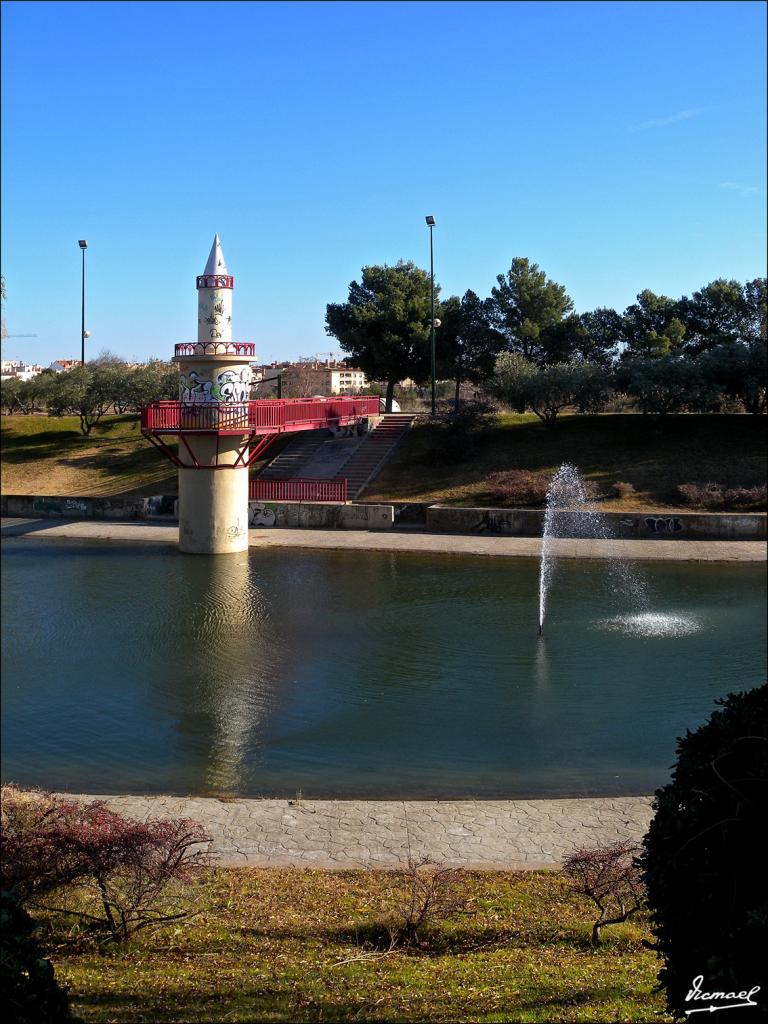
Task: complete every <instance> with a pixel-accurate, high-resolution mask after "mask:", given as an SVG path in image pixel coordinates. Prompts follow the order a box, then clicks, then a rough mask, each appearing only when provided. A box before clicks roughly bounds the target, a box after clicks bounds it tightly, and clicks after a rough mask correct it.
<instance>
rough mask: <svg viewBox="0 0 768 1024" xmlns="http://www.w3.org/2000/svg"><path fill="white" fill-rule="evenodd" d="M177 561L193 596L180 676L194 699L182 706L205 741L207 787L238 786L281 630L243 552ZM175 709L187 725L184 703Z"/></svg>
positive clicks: (266, 696)
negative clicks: (187, 705) (181, 674)
mask: <svg viewBox="0 0 768 1024" xmlns="http://www.w3.org/2000/svg"><path fill="white" fill-rule="evenodd" d="M182 566H183V568H182V574H183V576H185V577H187V575H188V578H187V579H186V583H187V586H186V587H185V588H184V589H186V591H187V593H188V595H189V598H190V604H189V606H188V607H187V610H186V615H185V622H184V632H185V635H186V636H187V639H188V656H187V659H186V664H185V665H184V676H185V678H186V680H187V681H188V684H191V691H192V692H191V693H188V694H187V696H188V699H190V700H191V701H192V702H193V705H192V707H188V709H187V710H188V711H190V712H192V716H191V717H192V719H193V720H194V721H196V722H197V725H196V726H195V727H193V729H192V730H191V731H192V733H193V734H194V740H195V741H196V745H197V743H198V742H199V740H200V739H202V740H203V743H204V746H205V747H206V750H205V753H204V758H205V761H204V764H203V765H201V766H200V767H201V769H202V775H203V777H204V779H205V788H206V789H207V790H208V791H212V792H222V791H230V792H236V791H238V790H239V789H240V788H241V784H242V781H243V770H244V768H245V761H246V757H247V756H248V754H249V752H251V754H252V753H253V751H254V750H257V749H258V746H259V736H260V733H261V731H262V729H263V726H264V724H265V722H266V720H267V718H268V717H269V714H270V711H271V708H272V705H273V680H274V678H275V674H276V667H277V665H278V662H279V660H280V652H279V638H278V637H277V636H276V635H275V630H274V624H273V622H272V618H271V615H270V610H269V604H268V602H267V600H266V598H265V596H264V594H263V593H262V592H261V590H260V589H259V586H258V584H257V582H256V580H255V578H254V575H255V571H254V568H253V566H252V565H251V564H250V563H249V560H248V557H247V555H244V554H232V555H227V556H225V557H223V558H211V559H205V560H200V559H192V558H187V559H184V561H183V563H182ZM193 595H194V596H193ZM185 689H187V687H185ZM178 713H179V724H180V726H181V728H182V730H183V731H184V733H188V731H189V730H188V728H187V726H188V725H189V724H191V723H190V722H189V721H188V720H187V716H186V714H185V709H184V708H183V707H180V708H179V709H178ZM201 730H202V733H201Z"/></svg>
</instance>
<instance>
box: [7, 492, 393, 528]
mask: <svg viewBox="0 0 768 1024" xmlns="http://www.w3.org/2000/svg"><path fill="white" fill-rule="evenodd" d="M178 505H179V499H178V497H177V496H176V495H175V494H165V495H154V496H152V497H149V498H65V497H53V496H45V495H21V494H4V495H2V499H0V512H2V515H4V516H12V517H13V516H17V517H25V518H26V517H43V518H54V519H122V520H125V519H149V520H166V521H173V520H176V519H178ZM393 523H394V511H393V508H392V506H391V505H355V504H348V505H345V504H340V503H330V502H329V503H327V504H325V503H323V504H321V503H319V502H318V503H315V502H299V501H281V502H277V501H251V502H249V503H248V525H249V526H250V527H254V528H255V527H259V526H285V527H293V528H300V529H301V528H304V529H326V530H331V529H341V530H388V529H390V530H391V529H392V525H393Z"/></svg>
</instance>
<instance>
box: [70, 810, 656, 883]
mask: <svg viewBox="0 0 768 1024" xmlns="http://www.w3.org/2000/svg"><path fill="white" fill-rule="evenodd" d="M78 799H90V800H92V799H103V800H106V801H107V802H108V803H109V805H110V806H111V807H113V808H114V809H115V810H116V811H120V812H121V813H123V814H127V815H131V816H132V817H136V818H141V819H143V818H146V817H150V816H154V817H185V818H194V819H196V820H197V821H200V822H201V823H202V824H203V825H204V826H205V827H206V828H207V829H208V831H209V834H210V835H211V836H212V839H213V842H212V843H211V846H210V852H211V853H213V854H215V856H216V859H217V861H218V862H219V863H222V864H228V865H238V864H239V865H247V864H250V865H254V866H274V867H277V866H289V865H294V866H303V867H324V868H370V867H392V866H394V865H397V864H402V863H404V862H406V861H407V859H408V854H409V850H410V853H411V855H412V856H413V857H415V858H419V857H422V856H427V857H429V858H430V860H432V861H434V862H435V863H439V864H446V865H448V864H450V865H461V866H463V867H474V868H484V869H492V868H494V869H527V870H532V869H536V868H552V867H557V866H558V865H560V864H561V863H562V861H563V859H564V857H566V856H568V854H569V853H571V852H572V851H573V850H575V849H578V848H579V847H589V846H596V845H598V844H602V843H615V842H619V841H620V840H625V839H626V840H632V841H634V842H638V843H639V842H640V840H641V839H642V837H643V835H644V834H645V832H646V830H647V828H648V823H649V821H650V819H651V798H650V797H609V798H593V799H582V800H457V801H450V800H446V801H436V800H423V801H422V800H407V801H402V800H397V801H396V800H300V801H288V800H232V801H221V800H216V799H211V798H209V797H208V798H203V797H171V796H155V797H142V796H106V797H84V796H79V797H78Z"/></svg>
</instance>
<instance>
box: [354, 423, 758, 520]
mask: <svg viewBox="0 0 768 1024" xmlns="http://www.w3.org/2000/svg"><path fill="white" fill-rule="evenodd" d="M767 428H768V419H767V418H766V417H765V416H761V417H753V416H727V415H721V416H706V415H700V416H684V415H680V416H672V417H670V418H669V420H668V422H666V423H665V424H664V425H663V427H661V428H660V427H658V426H657V425H655V424H654V423H653V422H652V421H650V420H649V419H647V418H646V417H643V416H639V415H633V414H629V413H624V414H618V415H603V416H578V415H570V416H564V417H562V422H560V421H558V425H557V427H556V428H555V430H546V429H545V428H544V427H543V426H542V425H541V423H540V422H539V420H538V419H537V418H536V417H535V416H533V415H513V414H506V415H499V416H496V417H495V418H494V420H493V426H492V428H491V429H490V430H488V431H487V433H486V434H485V435H484V436H483V437H482V438H481V440H479V441H478V442H477V443H476V445H475V446H474V447H472V446H470V447H468V448H467V449H466V450H464V449H462V448H461V447H458V448H457V447H456V446H455V445H452V444H451V441H450V439H449V434H448V431H447V430H446V427H445V426H443V425H442V424H431V423H428V422H426V423H418V424H417V425H416V426H414V428H413V429H412V430H411V433H410V436H409V438H408V439H407V440H406V442H405V443H404V444H403V446H402V447H401V449H400V450H399V451H398V452H397V453H396V454H395V456H394V457H393V459H392V461H391V462H389V463H388V464H387V466H385V468H384V471H383V472H382V474H381V475H380V476H379V477H378V479H376V480H375V481H374V482H373V483H372V485H371V486H370V487H368V488H367V489H366V491H365V493H364V499H365V500H366V501H385V500H391V501H414V502H417V501H418V502H440V503H444V504H447V505H488V504H489V502H491V498H490V495H489V488H488V484H487V482H486V481H487V476H488V474H489V473H492V472H494V471H496V470H506V469H527V470H534V471H547V472H551V471H553V470H555V469H557V467H558V466H560V465H561V464H562V463H563V462H571V463H573V464H574V465H576V466H578V467H579V468H580V469H581V471H582V472H583V473H584V475H585V476H586V477H587V478H588V479H589V480H591V481H593V482H594V484H595V485H596V487H597V490H598V492H599V493H601V494H604V495H609V494H610V491H611V485H612V484H613V483H615V482H617V481H623V482H627V483H631V484H632V485H633V486H634V488H635V491H636V494H635V495H632V496H631V497H629V498H623V499H614V498H610V499H609V500H608V501H606V507H607V508H615V509H617V510H625V509H626V510H630V509H634V508H637V509H640V508H658V509H670V508H674V509H680V508H683V507H684V506H683V504H682V502H681V500H680V498H679V496H678V495H677V494H676V487H677V485H678V484H683V483H693V482H707V481H714V482H716V483H720V484H724V485H726V486H728V487H739V486H744V487H754V486H756V485H759V484H764V483H765V478H766V465H767V464H766V442H767V441H768V429H767ZM491 503H493V504H499V502H498V501H495V502H491Z"/></svg>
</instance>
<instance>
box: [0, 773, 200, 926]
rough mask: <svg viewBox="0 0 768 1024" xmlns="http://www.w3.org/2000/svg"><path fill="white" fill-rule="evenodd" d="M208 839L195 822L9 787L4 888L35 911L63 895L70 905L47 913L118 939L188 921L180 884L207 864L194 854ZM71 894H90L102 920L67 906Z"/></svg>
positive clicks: (4, 826)
mask: <svg viewBox="0 0 768 1024" xmlns="http://www.w3.org/2000/svg"><path fill="white" fill-rule="evenodd" d="M208 841H209V836H207V835H206V833H205V832H204V830H203V828H202V826H200V825H199V824H198V823H197V822H194V821H189V820H186V819H178V820H169V819H168V820H166V819H150V820H149V821H143V822H141V821H135V820H133V819H130V818H125V817H123V816H122V815H120V814H117V813H115V812H114V811H111V810H110V809H109V808H108V807H107V806H106V804H105V803H104V802H103V801H100V800H97V801H94V802H92V803H88V804H80V803H76V802H74V801H67V800H61V799H59V798H57V797H54V796H52V795H51V794H50V793H44V792H40V791H25V790H22V789H19V788H18V787H16V786H10V785H9V786H4V787H3V802H2V869H1V870H2V884H3V887H4V888H8V889H11V890H12V891H13V893H14V895H16V896H17V898H18V899H19V900H20V901H21V902H23V903H27V904H29V905H30V906H42V903H41V901H42V900H43V899H46V898H47V897H48V896H50V895H52V894H53V893H57V894H58V897H59V901H61V900H62V899H63V900H64V906H63V907H62V908H49V909H61V910H63V912H65V913H70V914H75V915H77V916H79V917H81V918H83V919H85V920H89V921H91V922H92V923H94V924H96V925H97V926H100V927H103V928H105V929H106V930H107V932H108V933H109V935H110V937H111V938H112V939H114V940H115V941H123V940H125V939H127V938H128V937H129V935H131V934H133V933H134V932H137V931H139V930H141V929H143V928H146V927H149V926H151V925H155V924H160V923H162V922H165V921H170V920H176V919H178V918H181V917H185V916H186V913H187V912H186V911H185V910H183V909H180V903H179V899H180V894H179V892H177V891H176V889H177V888H178V885H177V884H178V883H180V882H184V881H186V880H187V879H188V878H189V874H190V872H191V870H192V869H193V868H194V867H195V866H196V865H197V864H198V863H199V862H200V860H201V858H202V854H201V853H193V852H192V848H193V847H195V846H198V845H199V844H201V843H205V842H208ZM175 884H176V886H175ZM174 886H175V887H174ZM73 888H78V889H87V890H90V891H92V892H93V893H94V894H95V895H96V897H97V901H98V903H97V905H99V906H100V908H101V914H99V915H96V914H92V913H89V912H86V911H84V910H81V909H73V908H72V907H71V906H68V905H67V897H68V894H70V892H71V890H72V889H73ZM70 902H71V901H70Z"/></svg>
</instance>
